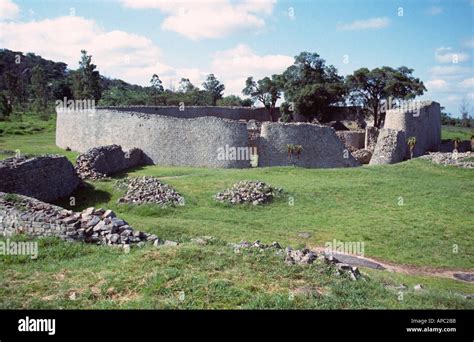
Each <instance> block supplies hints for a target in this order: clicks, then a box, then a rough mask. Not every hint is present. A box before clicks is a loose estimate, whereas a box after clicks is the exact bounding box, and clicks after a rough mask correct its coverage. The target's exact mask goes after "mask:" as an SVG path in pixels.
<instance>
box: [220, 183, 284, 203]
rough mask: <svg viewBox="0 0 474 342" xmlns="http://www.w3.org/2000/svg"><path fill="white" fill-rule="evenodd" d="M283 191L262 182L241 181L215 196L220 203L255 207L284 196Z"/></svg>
mask: <svg viewBox="0 0 474 342" xmlns="http://www.w3.org/2000/svg"><path fill="white" fill-rule="evenodd" d="M282 192H283V190H282V189H280V188H274V187H272V186H271V185H269V184H265V183H264V182H261V181H247V180H245V181H240V182H238V183H236V184H234V185H233V186H232V188H230V189H227V190H224V191H223V192H220V193H218V194H217V195H215V196H214V199H215V200H216V201H218V202H226V203H230V204H241V203H252V204H253V205H258V204H263V203H267V202H270V201H272V200H273V198H275V197H278V196H280V195H281V194H282Z"/></svg>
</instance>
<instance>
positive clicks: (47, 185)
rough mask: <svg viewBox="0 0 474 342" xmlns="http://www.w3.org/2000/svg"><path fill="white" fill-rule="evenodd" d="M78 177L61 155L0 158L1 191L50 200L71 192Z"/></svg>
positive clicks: (77, 183)
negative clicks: (0, 159)
mask: <svg viewBox="0 0 474 342" xmlns="http://www.w3.org/2000/svg"><path fill="white" fill-rule="evenodd" d="M80 182H81V180H80V179H79V177H78V176H77V175H76V172H75V171H74V166H73V165H72V164H71V162H70V161H69V160H68V159H67V158H66V157H64V156H60V155H49V156H48V155H47V156H41V157H26V156H21V157H12V158H8V159H5V160H2V161H0V192H8V193H16V194H21V195H25V196H30V197H34V198H37V199H39V200H41V201H45V202H52V201H55V200H57V199H58V198H61V197H65V196H68V195H70V194H71V193H72V192H73V191H74V190H75V189H76V187H77V186H78V185H79V184H80Z"/></svg>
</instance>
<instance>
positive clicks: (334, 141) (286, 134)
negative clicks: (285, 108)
mask: <svg viewBox="0 0 474 342" xmlns="http://www.w3.org/2000/svg"><path fill="white" fill-rule="evenodd" d="M288 144H292V145H301V146H302V147H303V151H302V152H301V155H300V157H299V159H296V165H297V166H302V167H318V168H331V167H350V166H359V165H360V163H359V162H358V161H357V160H356V159H355V158H354V157H353V156H352V155H351V154H350V152H349V151H348V150H347V149H346V148H345V146H344V144H343V143H342V141H341V140H340V139H339V138H338V137H337V135H336V132H335V131H334V129H333V128H331V127H325V126H319V125H314V124H309V123H286V124H284V123H270V122H265V123H263V124H262V131H261V134H260V138H259V143H258V164H259V166H286V165H289V164H290V162H289V158H288V149H287V145H288Z"/></svg>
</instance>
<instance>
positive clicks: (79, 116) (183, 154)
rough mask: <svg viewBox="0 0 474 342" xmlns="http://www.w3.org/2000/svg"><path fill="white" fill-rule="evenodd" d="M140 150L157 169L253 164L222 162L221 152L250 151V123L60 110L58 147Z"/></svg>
mask: <svg viewBox="0 0 474 342" xmlns="http://www.w3.org/2000/svg"><path fill="white" fill-rule="evenodd" d="M112 144H117V145H121V146H122V148H123V149H125V150H128V149H131V148H139V149H141V150H142V151H143V153H144V154H145V155H146V156H147V157H149V158H150V159H151V161H152V162H153V163H155V164H159V165H170V166H173V165H177V166H202V167H222V168H243V167H249V166H250V161H249V160H229V159H231V158H228V159H224V160H222V158H219V155H218V152H219V149H222V148H226V146H228V147H229V148H246V147H247V144H248V133H247V124H246V123H245V122H239V121H234V120H225V119H220V118H216V117H212V116H209V117H197V118H193V119H182V118H175V117H171V116H162V115H157V114H143V113H137V112H126V111H123V110H108V109H107V110H105V109H97V110H96V111H95V112H94V113H86V112H72V111H59V112H58V115H57V127H56V145H58V146H59V147H62V148H66V147H69V148H71V149H72V150H75V151H79V152H85V151H87V150H88V149H89V148H92V147H95V146H102V145H112Z"/></svg>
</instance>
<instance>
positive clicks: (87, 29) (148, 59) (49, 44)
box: [0, 16, 195, 85]
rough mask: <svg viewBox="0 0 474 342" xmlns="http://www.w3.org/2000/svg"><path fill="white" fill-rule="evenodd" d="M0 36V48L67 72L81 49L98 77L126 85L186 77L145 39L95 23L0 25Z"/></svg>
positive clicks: (71, 19)
mask: <svg viewBox="0 0 474 342" xmlns="http://www.w3.org/2000/svg"><path fill="white" fill-rule="evenodd" d="M58 28H61V29H60V30H59V29H58ZM0 32H2V35H0V46H2V47H4V48H7V49H11V50H16V51H22V52H34V53H36V54H38V55H41V56H42V57H44V58H47V59H51V60H54V61H61V62H65V63H67V64H68V66H69V68H71V69H75V68H77V66H78V61H79V58H80V51H81V50H83V49H85V50H87V52H88V54H91V55H92V56H93V57H92V61H93V63H94V64H96V65H97V68H98V70H99V71H100V72H101V74H103V75H105V76H109V77H113V78H121V79H123V80H124V81H126V82H130V83H136V84H141V85H149V80H150V78H151V75H153V74H154V73H157V74H158V75H160V78H161V79H162V81H163V83H164V84H165V85H167V84H168V83H169V82H170V81H171V80H174V79H178V78H180V77H183V76H186V75H184V74H183V75H180V74H179V72H180V70H177V69H175V68H173V67H172V66H169V65H167V64H165V63H164V61H163V56H162V52H161V50H160V48H159V47H158V46H156V45H155V44H154V43H153V42H152V41H151V40H150V39H148V38H147V37H144V36H141V35H136V34H131V33H127V32H124V31H118V30H113V31H106V30H104V29H102V28H101V27H100V26H99V25H97V23H96V22H95V21H93V20H88V19H84V18H82V17H77V16H76V17H74V16H65V17H58V18H54V19H46V20H42V21H31V22H26V23H22V22H17V23H13V22H1V23H0ZM194 75H195V74H194ZM186 77H188V76H186Z"/></svg>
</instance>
